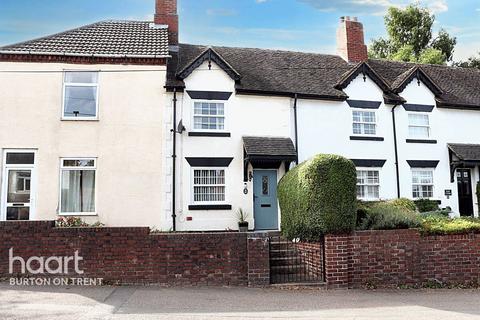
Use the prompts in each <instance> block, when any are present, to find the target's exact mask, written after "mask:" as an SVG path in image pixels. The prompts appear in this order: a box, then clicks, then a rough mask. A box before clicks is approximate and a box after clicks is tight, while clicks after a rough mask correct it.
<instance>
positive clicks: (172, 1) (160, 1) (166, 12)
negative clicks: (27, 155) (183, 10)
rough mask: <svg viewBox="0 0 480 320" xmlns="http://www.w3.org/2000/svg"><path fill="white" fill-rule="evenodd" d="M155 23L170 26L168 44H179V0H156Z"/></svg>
mask: <svg viewBox="0 0 480 320" xmlns="http://www.w3.org/2000/svg"><path fill="white" fill-rule="evenodd" d="M154 23H155V24H164V25H167V26H168V44H170V45H178V13H177V0H156V3H155V17H154Z"/></svg>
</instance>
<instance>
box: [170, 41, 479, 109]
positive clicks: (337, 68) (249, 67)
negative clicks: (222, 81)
mask: <svg viewBox="0 0 480 320" xmlns="http://www.w3.org/2000/svg"><path fill="white" fill-rule="evenodd" d="M208 48H209V47H207V46H200V45H189V44H181V45H180V49H179V52H178V53H175V54H173V57H172V59H170V60H169V63H168V79H167V87H182V86H183V85H184V84H183V81H182V80H181V79H179V77H178V76H177V75H178V74H177V73H178V72H179V71H181V70H184V69H185V68H186V67H187V66H188V65H189V64H191V63H192V62H194V61H195V60H196V58H198V57H199V56H200V55H201V54H202V53H204V52H205V50H207V49H208ZM212 48H213V49H214V50H215V52H217V53H218V54H219V55H220V56H221V57H222V58H223V59H224V60H225V61H226V62H227V63H228V64H229V65H231V66H232V68H234V69H235V70H236V71H237V72H238V73H239V74H240V77H241V78H240V80H238V81H237V83H236V88H237V90H238V91H239V92H241V91H244V92H250V93H259V94H271V93H274V94H280V95H288V96H292V95H293V94H298V95H299V96H304V97H312V98H320V99H332V100H345V99H346V98H347V95H346V94H345V93H344V92H343V91H342V90H341V88H338V89H337V88H336V86H337V84H338V83H339V82H341V80H342V79H344V78H345V76H346V75H348V74H349V73H350V72H352V70H354V68H356V67H358V65H353V64H350V63H347V62H345V61H344V60H343V59H342V58H340V57H339V56H335V55H324V54H314V53H302V52H291V51H278V50H265V49H249V48H229V47H212ZM367 63H368V65H369V66H370V68H371V69H372V70H373V71H374V72H375V73H376V74H378V75H379V76H380V77H381V78H382V79H383V80H384V81H385V82H386V84H387V85H388V86H389V88H390V89H391V90H392V92H385V97H386V98H388V99H386V100H387V101H388V100H391V101H395V100H398V97H396V96H395V94H394V92H393V88H394V87H395V86H396V85H399V84H401V83H402V82H403V81H404V80H405V79H407V77H408V76H409V75H410V72H411V71H412V70H414V69H415V68H416V67H417V66H419V65H418V64H412V63H403V62H393V61H386V60H368V61H367ZM421 70H422V71H423V72H424V73H425V75H426V76H427V77H428V79H431V80H432V82H433V83H434V84H435V85H436V86H438V88H439V89H440V90H441V94H438V96H437V101H438V104H439V106H444V107H453V108H456V107H458V108H472V109H480V90H479V89H478V88H480V70H477V69H465V68H457V67H447V66H438V65H421Z"/></svg>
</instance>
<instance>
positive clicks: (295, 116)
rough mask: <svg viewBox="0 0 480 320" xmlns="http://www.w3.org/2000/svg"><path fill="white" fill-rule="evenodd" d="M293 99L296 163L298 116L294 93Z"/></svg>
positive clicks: (296, 97) (296, 96)
mask: <svg viewBox="0 0 480 320" xmlns="http://www.w3.org/2000/svg"><path fill="white" fill-rule="evenodd" d="M294 99H295V100H294V101H293V119H294V124H293V126H294V128H295V153H296V160H295V162H296V163H297V165H298V118H297V101H298V95H297V94H296V93H295V98H294Z"/></svg>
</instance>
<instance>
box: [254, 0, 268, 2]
mask: <svg viewBox="0 0 480 320" xmlns="http://www.w3.org/2000/svg"><path fill="white" fill-rule="evenodd" d="M267 1H268V0H255V2H256V3H264V2H267Z"/></svg>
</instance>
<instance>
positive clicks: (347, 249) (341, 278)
mask: <svg viewBox="0 0 480 320" xmlns="http://www.w3.org/2000/svg"><path fill="white" fill-rule="evenodd" d="M352 254H353V244H352V236H351V235H326V236H325V282H326V283H327V287H328V288H331V289H348V287H349V278H350V277H349V272H350V270H351V269H352V267H353V264H352Z"/></svg>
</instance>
